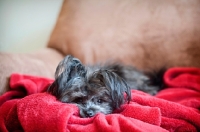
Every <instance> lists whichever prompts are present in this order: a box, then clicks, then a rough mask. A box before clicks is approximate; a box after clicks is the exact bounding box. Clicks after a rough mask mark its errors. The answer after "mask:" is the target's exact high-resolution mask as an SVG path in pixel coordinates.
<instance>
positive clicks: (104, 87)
mask: <svg viewBox="0 0 200 132" xmlns="http://www.w3.org/2000/svg"><path fill="white" fill-rule="evenodd" d="M152 75H153V76H154V74H151V75H150V74H144V73H143V72H141V71H139V70H137V69H136V68H134V67H128V66H123V65H120V64H115V63H113V64H105V65H102V66H100V65H96V66H84V65H83V64H82V63H81V62H80V60H79V59H77V58H74V57H73V56H71V55H68V56H66V57H65V58H64V59H63V60H62V61H61V62H60V63H59V65H58V66H57V69H56V72H55V81H54V82H53V83H52V85H51V86H50V87H49V89H48V92H49V93H51V94H52V95H54V96H56V97H57V99H58V100H60V101H61V102H64V103H74V104H77V106H78V107H79V109H80V116H81V117H92V116H94V115H96V114H97V113H104V114H110V113H112V112H113V110H115V109H118V108H119V107H120V106H121V105H122V104H123V103H127V102H129V101H130V99H131V88H133V89H137V90H142V91H144V92H147V93H149V94H152V95H154V94H156V93H157V92H158V90H159V89H160V87H161V86H160V85H154V83H157V82H155V81H154V80H155V79H153V80H152V78H151V77H153V76H152ZM150 76H151V77H150ZM156 77H157V76H155V77H153V78H156ZM159 79H160V78H158V79H156V80H159ZM160 80H161V79H160Z"/></svg>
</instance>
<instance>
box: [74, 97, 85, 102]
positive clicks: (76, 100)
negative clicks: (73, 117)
mask: <svg viewBox="0 0 200 132" xmlns="http://www.w3.org/2000/svg"><path fill="white" fill-rule="evenodd" d="M73 102H74V103H82V102H83V98H76V99H75V100H74V101H73Z"/></svg>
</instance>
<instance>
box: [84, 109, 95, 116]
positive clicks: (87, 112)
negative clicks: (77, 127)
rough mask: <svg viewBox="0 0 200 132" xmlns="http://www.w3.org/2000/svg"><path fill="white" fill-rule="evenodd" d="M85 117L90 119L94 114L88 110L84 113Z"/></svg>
mask: <svg viewBox="0 0 200 132" xmlns="http://www.w3.org/2000/svg"><path fill="white" fill-rule="evenodd" d="M85 115H86V117H92V116H94V115H95V113H94V111H93V110H91V109H90V110H87V111H85Z"/></svg>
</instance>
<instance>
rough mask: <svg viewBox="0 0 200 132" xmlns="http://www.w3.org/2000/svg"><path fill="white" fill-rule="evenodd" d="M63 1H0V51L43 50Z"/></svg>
mask: <svg viewBox="0 0 200 132" xmlns="http://www.w3.org/2000/svg"><path fill="white" fill-rule="evenodd" d="M62 2H63V0H0V51H5V52H12V53H27V52H31V51H35V50H37V49H40V48H42V47H45V46H46V44H47V42H48V39H49V37H50V34H51V31H52V30H53V27H54V25H55V23H56V19H57V17H58V14H59V11H60V8H61V5H62Z"/></svg>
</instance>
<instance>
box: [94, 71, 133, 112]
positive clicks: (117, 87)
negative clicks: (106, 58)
mask: <svg viewBox="0 0 200 132" xmlns="http://www.w3.org/2000/svg"><path fill="white" fill-rule="evenodd" d="M96 75H97V76H96V77H97V78H99V79H100V80H101V81H102V82H103V83H104V84H105V86H106V87H107V88H109V90H110V93H111V98H112V101H113V107H114V109H118V108H119V107H120V106H121V104H123V103H125V102H129V101H130V100H131V90H130V87H129V86H128V84H127V83H126V82H125V80H124V79H123V78H121V77H120V76H118V75H117V74H116V73H115V72H112V71H110V70H100V71H99V72H98V73H97V74H96Z"/></svg>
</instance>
